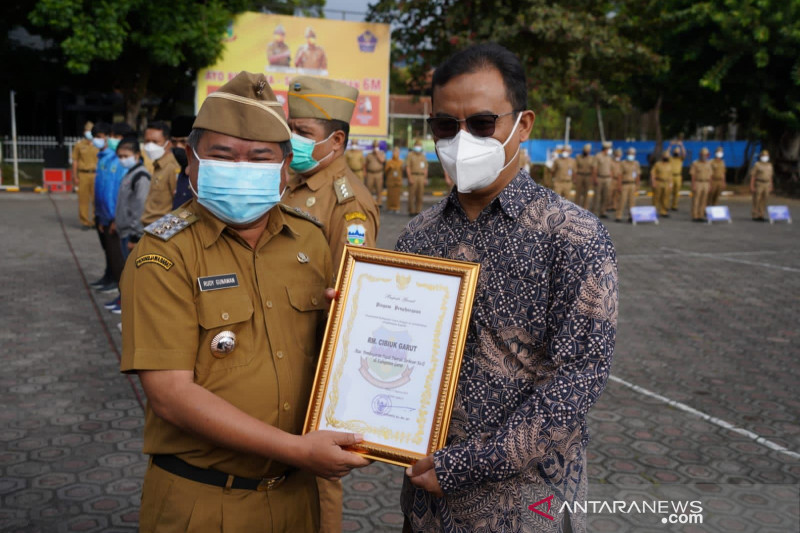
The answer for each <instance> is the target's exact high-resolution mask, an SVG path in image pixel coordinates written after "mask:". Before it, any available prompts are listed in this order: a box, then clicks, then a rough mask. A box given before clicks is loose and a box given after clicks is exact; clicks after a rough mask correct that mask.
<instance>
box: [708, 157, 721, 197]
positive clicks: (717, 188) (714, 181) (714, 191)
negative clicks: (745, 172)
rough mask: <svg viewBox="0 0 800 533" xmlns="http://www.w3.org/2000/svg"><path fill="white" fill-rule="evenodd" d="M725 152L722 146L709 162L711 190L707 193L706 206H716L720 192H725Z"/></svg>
mask: <svg viewBox="0 0 800 533" xmlns="http://www.w3.org/2000/svg"><path fill="white" fill-rule="evenodd" d="M724 158H725V152H724V151H723V149H722V146H720V147H719V148H717V150H716V151H715V152H714V159H712V160H711V190H710V191H709V193H708V205H717V202H719V198H720V196H721V195H722V191H724V190H725V159H724Z"/></svg>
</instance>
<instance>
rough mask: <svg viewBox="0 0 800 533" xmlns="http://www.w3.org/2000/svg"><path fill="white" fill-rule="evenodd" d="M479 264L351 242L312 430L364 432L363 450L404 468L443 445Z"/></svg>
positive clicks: (318, 380) (308, 427)
mask: <svg viewBox="0 0 800 533" xmlns="http://www.w3.org/2000/svg"><path fill="white" fill-rule="evenodd" d="M479 268H480V266H479V265H478V264H476V263H466V262H462V261H452V260H447V259H435V258H432V257H424V256H419V255H413V254H404V253H399V252H390V251H387V250H378V249H374V248H363V247H359V246H349V245H348V246H346V247H345V253H344V256H343V257H342V264H341V267H340V269H339V278H338V279H337V281H336V290H337V292H338V294H339V297H338V298H337V299H336V301H334V302H333V305H332V308H331V313H330V316H329V317H328V323H327V326H326V328H325V339H324V342H323V346H322V352H321V354H320V361H319V365H318V366H317V374H316V377H315V380H314V387H313V389H312V392H311V402H310V404H309V406H308V413H307V414H306V421H305V427H304V432H305V433H308V432H309V431H314V430H321V429H328V430H333V431H349V432H354V433H361V434H363V435H364V442H363V443H362V444H360V445H359V446H358V449H354V450H353V451H356V452H358V453H361V454H362V455H364V456H366V457H369V458H371V459H376V460H378V461H384V462H387V463H392V464H396V465H403V466H408V465H411V464H413V463H414V462H416V461H417V460H418V459H421V458H423V457H425V456H427V455H430V454H431V453H433V452H434V451H436V450H438V449H440V448H441V447H442V446H443V445H444V442H445V439H446V437H447V428H448V426H449V425H450V414H451V412H452V407H453V400H454V396H455V388H456V383H457V381H458V373H459V369H460V368H461V355H462V352H463V350H464V343H465V341H466V336H467V325H468V324H469V318H470V314H471V311H472V301H473V298H474V296H475V286H476V284H477V281H478V270H479Z"/></svg>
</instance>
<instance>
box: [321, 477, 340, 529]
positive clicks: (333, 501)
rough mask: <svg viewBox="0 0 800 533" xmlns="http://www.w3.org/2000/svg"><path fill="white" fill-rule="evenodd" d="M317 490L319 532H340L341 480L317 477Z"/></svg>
mask: <svg viewBox="0 0 800 533" xmlns="http://www.w3.org/2000/svg"><path fill="white" fill-rule="evenodd" d="M317 490H318V491H319V521H320V523H319V533H341V531H342V496H343V493H344V490H343V489H342V482H341V481H338V480H337V481H329V480H327V479H325V478H321V477H318V478H317Z"/></svg>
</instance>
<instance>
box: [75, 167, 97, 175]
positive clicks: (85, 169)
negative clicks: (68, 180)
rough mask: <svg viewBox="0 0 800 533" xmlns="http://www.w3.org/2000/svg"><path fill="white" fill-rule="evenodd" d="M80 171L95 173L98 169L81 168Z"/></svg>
mask: <svg viewBox="0 0 800 533" xmlns="http://www.w3.org/2000/svg"><path fill="white" fill-rule="evenodd" d="M78 172H86V173H90V172H91V173H92V174H94V173H95V172H96V170H95V169H93V168H79V169H78Z"/></svg>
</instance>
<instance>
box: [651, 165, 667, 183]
mask: <svg viewBox="0 0 800 533" xmlns="http://www.w3.org/2000/svg"><path fill="white" fill-rule="evenodd" d="M650 172H652V173H653V178H655V180H656V181H657V182H658V183H660V184H662V185H666V184H668V183H672V167H671V166H670V164H669V161H663V160H662V161H658V162H657V163H656V164H655V165H653V168H652V169H651V170H650Z"/></svg>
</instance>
